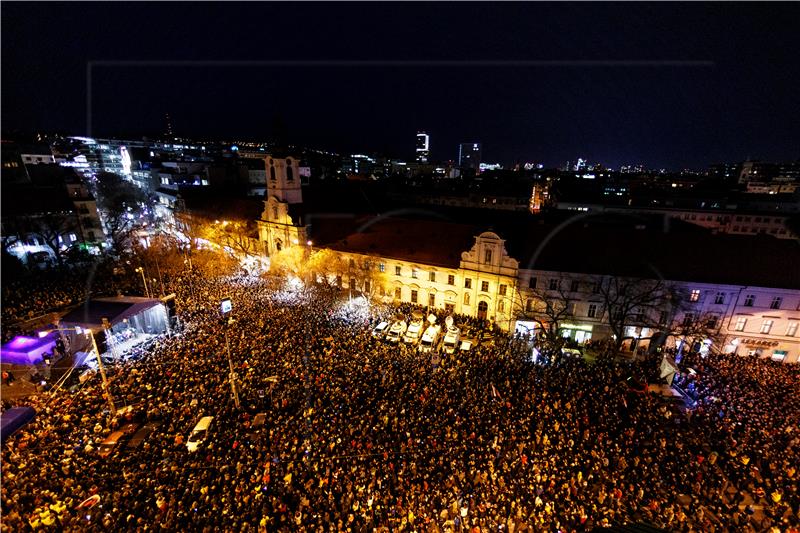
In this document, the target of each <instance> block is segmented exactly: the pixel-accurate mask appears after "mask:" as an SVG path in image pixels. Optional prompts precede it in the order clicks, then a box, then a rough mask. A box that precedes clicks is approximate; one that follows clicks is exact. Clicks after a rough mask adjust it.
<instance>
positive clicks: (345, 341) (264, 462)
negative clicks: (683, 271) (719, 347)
mask: <svg viewBox="0 0 800 533" xmlns="http://www.w3.org/2000/svg"><path fill="white" fill-rule="evenodd" d="M225 297H229V298H231V299H232V301H233V304H234V310H233V317H234V318H235V322H234V323H232V324H228V323H226V322H223V321H221V320H220V317H219V309H218V306H217V305H216V303H217V302H218V301H219V300H221V299H222V298H225ZM178 299H179V312H180V314H181V318H182V323H183V331H182V333H180V334H179V335H176V336H173V337H172V338H169V339H163V340H162V341H160V342H159V343H158V345H157V346H156V347H155V348H154V349H153V350H152V352H151V353H149V354H147V356H146V357H143V358H141V359H138V360H135V361H129V362H127V363H124V364H120V365H115V366H112V367H110V368H109V369H108V373H109V377H110V378H111V379H112V391H113V395H114V398H115V400H116V402H117V404H118V406H121V405H134V406H135V408H134V412H139V413H141V414H142V419H146V420H150V421H159V422H160V426H159V427H158V429H157V430H156V431H155V432H154V433H152V434H151V435H150V436H149V437H148V438H147V440H146V441H145V442H144V444H143V445H142V446H141V447H139V448H137V449H133V450H131V449H127V448H126V447H124V446H122V447H121V448H120V449H118V450H116V451H115V452H114V454H113V455H112V456H111V457H109V458H107V459H103V458H100V457H99V456H98V454H97V453H96V452H97V447H98V445H99V443H100V442H101V441H102V440H103V438H104V437H105V436H106V435H107V434H108V433H109V432H110V431H111V430H112V429H114V428H117V427H119V426H120V424H122V423H124V420H121V419H113V420H112V419H110V417H109V414H108V412H107V411H105V406H106V403H105V401H104V399H103V398H102V396H101V389H100V385H99V383H97V382H96V381H94V380H92V381H89V382H87V383H86V384H84V386H82V387H81V388H80V389H79V390H78V391H77V392H60V393H58V394H56V395H54V396H52V397H49V396H40V397H37V398H34V399H28V400H26V403H29V404H31V405H33V406H35V407H36V408H37V409H38V410H39V411H40V413H39V416H38V417H37V418H36V419H35V420H34V421H33V422H32V423H31V424H30V425H29V426H27V427H26V428H25V429H24V430H22V431H21V432H20V433H19V434H18V435H16V436H14V437H13V438H12V439H10V440H9V441H8V442H6V443H4V444H3V449H2V467H3V468H2V512H3V529H4V530H8V531H25V530H30V529H47V528H50V527H52V528H59V529H62V530H65V531H108V530H119V531H123V530H124V531H134V530H135V531H148V530H155V529H165V530H171V531H209V532H210V531H325V532H328V531H352V532H359V531H365V532H367V531H370V532H371V531H409V532H410V531H419V532H428V531H431V532H444V531H452V532H466V531H470V532H473V531H474V532H483V531H507V532H509V533H514V532H520V531H552V532H569V531H589V530H592V529H593V528H594V527H597V526H604V525H611V524H624V523H631V522H648V523H652V524H655V525H657V526H660V527H663V528H665V529H667V530H672V531H704V532H714V531H764V530H765V529H767V528H770V527H776V528H779V530H780V531H789V530H793V531H797V529H796V528H797V525H798V512H800V495H798V492H797V490H798V489H797V480H798V477H797V472H796V470H795V469H796V468H797V463H798V449H800V446H798V430H797V427H798V422H800V405H799V404H798V402H799V401H800V400H798V399H799V398H800V394H799V393H800V390H798V389H799V388H800V379H799V378H800V374H799V372H798V367H797V366H796V365H795V366H789V365H780V364H776V363H773V362H770V361H757V360H752V359H743V358H732V357H728V356H711V357H709V358H707V359H703V360H699V359H698V360H697V361H694V360H691V359H687V360H689V361H690V362H691V363H692V364H693V365H694V368H695V369H696V370H697V374H696V375H695V381H696V383H695V390H697V391H698V398H699V401H698V406H697V407H696V408H695V409H693V410H692V411H690V412H689V414H686V413H684V411H683V410H682V409H674V408H673V407H672V404H669V403H667V402H664V401H661V400H660V399H659V398H658V397H656V396H653V395H647V394H641V393H639V392H638V391H635V390H633V389H631V387H629V386H628V385H626V382H627V381H628V378H629V377H633V378H634V379H635V380H637V381H641V382H644V381H649V382H650V383H652V382H654V381H655V380H656V379H657V375H656V372H657V371H658V369H657V366H658V365H657V362H653V361H646V362H637V363H632V364H631V363H619V362H597V363H594V364H590V363H587V362H586V361H584V360H582V359H580V358H574V357H573V358H569V357H557V356H556V357H553V358H551V359H550V360H549V361H548V363H547V364H541V361H539V362H538V363H535V362H533V361H532V360H531V357H530V354H531V352H530V347H529V345H528V344H527V342H526V341H525V340H524V339H520V338H515V337H504V338H503V339H502V340H501V341H499V342H495V344H494V345H493V346H492V347H478V348H474V349H473V350H470V351H467V352H459V353H457V354H455V355H452V356H443V358H442V361H441V363H440V364H438V365H433V364H432V363H431V358H430V356H423V355H420V354H418V353H417V352H416V351H415V350H413V349H410V348H408V347H406V346H404V345H400V346H395V345H388V344H384V343H382V342H380V341H379V340H376V339H374V338H372V336H371V335H370V331H371V325H372V324H373V323H374V319H375V318H377V317H376V316H375V314H374V313H370V312H369V311H368V310H367V311H366V312H365V311H364V310H363V309H359V308H357V307H354V306H353V305H351V306H350V307H344V308H343V307H342V305H343V304H342V302H341V301H340V299H339V298H338V297H337V295H335V294H329V293H323V292H319V291H311V290H309V291H306V290H296V291H294V292H292V291H291V290H289V289H281V290H278V291H275V290H273V289H272V288H270V287H269V286H268V285H267V284H265V283H264V282H262V281H260V280H257V279H252V278H244V277H242V278H237V279H234V280H230V279H228V280H220V281H199V280H192V284H191V285H185V286H182V287H180V288H179V289H178ZM343 309H344V311H343ZM380 313H384V314H385V313H386V311H385V310H383V309H381V310H380ZM473 326H477V324H473ZM225 328H228V329H227V335H226V331H225ZM226 337H227V340H228V345H229V347H230V354H231V358H232V361H233V364H234V366H235V369H236V373H237V375H238V378H239V392H240V397H241V408H240V409H237V408H236V407H235V405H234V401H233V399H232V395H231V390H230V384H229V382H228V359H227V350H226ZM273 377H274V378H273ZM262 412H263V413H265V414H266V424H265V426H264V428H263V431H261V432H260V433H253V432H252V431H251V428H250V425H251V423H252V421H253V418H254V416H255V415H256V414H257V413H262ZM205 415H211V416H214V417H215V418H214V422H213V425H212V430H211V433H210V435H209V437H208V439H207V440H206V442H205V443H204V444H203V445H202V446H201V448H200V449H199V450H198V451H197V452H194V453H192V452H189V451H188V450H187V446H186V438H187V435H188V434H189V433H190V432H191V430H192V428H193V427H194V425H195V424H196V423H197V421H198V420H199V419H200V418H201V417H202V416H205ZM745 458H746V459H745ZM745 492H747V494H749V495H752V496H753V497H754V498H755V499H756V501H755V504H756V505H758V506H759V507H758V509H759V510H758V511H756V510H755V508H754V507H750V508H748V506H747V505H744V504H743V502H744V497H745ZM95 495H96V496H98V497H99V500H98V503H97V504H96V505H94V506H91V507H89V506H84V507H82V508H79V509H76V507H78V506H79V505H80V504H81V502H84V501H85V500H87V498H90V497H92V496H95ZM740 504H741V505H740ZM48 524H52V525H48ZM791 528H794V529H791Z"/></svg>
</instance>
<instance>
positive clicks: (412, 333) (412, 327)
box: [403, 318, 423, 344]
mask: <svg viewBox="0 0 800 533" xmlns="http://www.w3.org/2000/svg"><path fill="white" fill-rule="evenodd" d="M422 328H423V322H422V319H421V318H420V319H415V320H414V321H412V322H411V324H409V326H408V329H407V330H406V334H405V335H404V336H403V342H405V343H406V344H416V343H417V342H418V341H419V338H420V337H421V336H422Z"/></svg>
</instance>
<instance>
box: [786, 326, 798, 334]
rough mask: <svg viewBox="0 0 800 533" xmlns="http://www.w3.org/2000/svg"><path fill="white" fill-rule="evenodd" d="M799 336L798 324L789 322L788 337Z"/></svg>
mask: <svg viewBox="0 0 800 533" xmlns="http://www.w3.org/2000/svg"><path fill="white" fill-rule="evenodd" d="M796 334H797V322H789V327H787V328H786V336H787V337H794V336H795V335H796Z"/></svg>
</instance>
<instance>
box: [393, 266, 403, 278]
mask: <svg viewBox="0 0 800 533" xmlns="http://www.w3.org/2000/svg"><path fill="white" fill-rule="evenodd" d="M400 270H401V269H400V267H399V266H396V267H394V275H395V276H399V275H400Z"/></svg>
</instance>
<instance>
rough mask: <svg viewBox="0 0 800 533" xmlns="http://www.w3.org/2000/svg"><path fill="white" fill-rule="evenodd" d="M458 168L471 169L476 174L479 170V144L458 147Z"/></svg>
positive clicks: (466, 144) (465, 144)
mask: <svg viewBox="0 0 800 533" xmlns="http://www.w3.org/2000/svg"><path fill="white" fill-rule="evenodd" d="M458 166H459V167H461V168H462V169H472V171H473V172H475V173H477V172H479V171H480V168H481V144H480V143H461V144H459V145H458Z"/></svg>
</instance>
